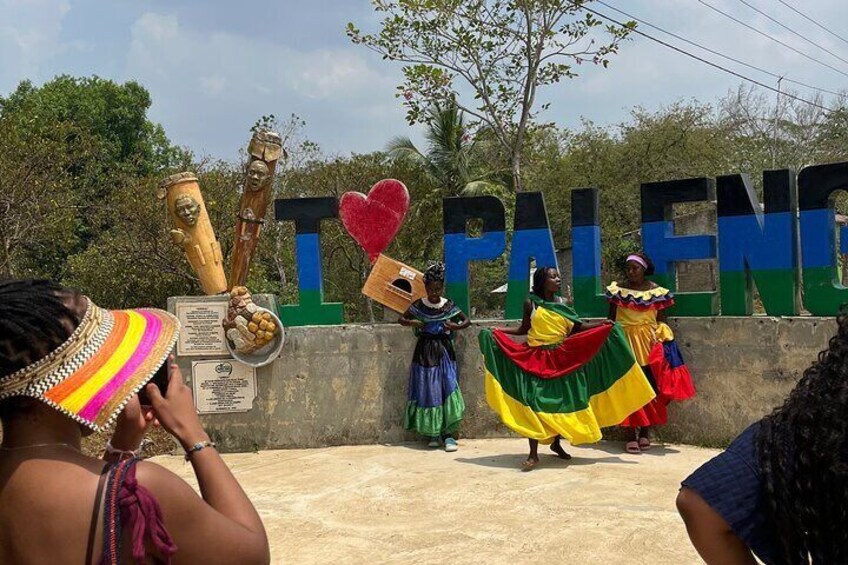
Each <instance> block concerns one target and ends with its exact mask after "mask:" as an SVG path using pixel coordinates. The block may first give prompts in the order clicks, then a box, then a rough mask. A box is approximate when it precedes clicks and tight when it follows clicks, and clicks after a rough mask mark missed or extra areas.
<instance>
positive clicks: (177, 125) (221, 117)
mask: <svg viewBox="0 0 848 565" xmlns="http://www.w3.org/2000/svg"><path fill="white" fill-rule="evenodd" d="M131 37H132V39H131V43H130V49H129V54H128V59H127V74H128V76H127V78H134V79H137V80H139V81H140V82H141V83H142V84H144V85H145V86H146V87H147V88H148V89H149V90H150V91H151V94H152V97H153V100H154V107H153V113H154V117H155V118H156V119H158V120H160V121H162V122H163V123H164V125H165V128H166V130H167V131H170V132H173V131H177V132H180V133H181V134H182V135H177V136H175V137H176V139H175V141H177V142H178V143H183V144H189V145H191V146H192V147H194V148H196V149H198V148H201V149H199V150H200V151H201V152H211V153H213V154H216V155H220V156H227V155H228V154H229V155H234V151H235V149H236V148H238V147H240V146H241V145H242V144H243V143H244V140H241V139H233V140H231V141H230V142H229V143H227V142H221V143H217V144H212V143H210V142H209V140H211V139H213V138H216V137H217V138H220V131H218V130H219V129H220V128H221V127H224V128H225V129H226V131H236V132H238V131H240V132H246V131H247V128H249V126H250V125H251V124H252V123H253V122H254V121H255V120H256V119H257V118H258V117H259V116H261V115H264V114H269V113H273V114H275V115H277V116H278V117H281V118H284V117H285V116H288V115H289V114H290V113H292V112H294V113H297V114H298V115H301V116H302V117H304V118H305V119H306V120H307V123H308V128H309V131H308V133H309V134H310V135H313V126H314V127H317V128H318V129H319V130H320V129H322V128H324V131H321V132H320V133H319V135H318V136H317V137H318V138H319V141H322V139H321V138H324V139H327V140H329V142H325V144H326V145H328V148H329V149H330V150H333V151H336V150H342V149H344V148H350V149H353V148H354V147H355V145H356V143H355V142H354V140H355V139H360V140H361V135H362V134H363V133H364V134H365V137H369V136H371V135H374V136H376V135H380V138H379V139H374V140H373V141H372V147H373V148H376V147H379V146H381V145H382V144H383V143H384V142H385V139H388V138H389V137H391V135H392V134H394V132H390V133H388V134H386V133H383V132H382V131H380V130H379V129H377V128H375V125H378V124H382V125H383V127H384V128H385V127H388V124H389V123H392V124H393V125H394V127H395V128H396V129H397V126H399V125H402V122H401V121H400V120H401V119H402V109H401V108H400V107H399V105H398V104H397V103H396V102H395V101H394V86H395V80H394V79H392V78H390V77H387V76H385V75H383V74H380V73H378V72H377V71H375V70H374V69H372V68H371V67H370V66H369V63H368V61H367V60H366V58H365V53H363V52H361V51H359V50H357V49H356V48H355V47H353V46H350V47H349V48H339V49H326V48H321V49H315V50H298V49H296V48H293V47H290V46H288V45H285V44H282V43H278V42H275V41H271V40H269V39H260V38H254V37H250V36H244V35H237V34H233V33H226V32H220V31H219V32H213V33H209V34H204V33H201V32H199V31H197V30H194V29H191V28H190V27H189V26H186V25H183V23H182V22H181V21H180V20H179V18H178V17H177V16H176V15H171V14H157V13H146V14H144V15H142V16H141V17H139V18H138V19H137V20H136V22H135V24H134V25H133V27H132V33H131ZM383 70H386V69H383ZM391 103H394V107H395V109H396V111H395V112H391V111H388V112H387V111H386V108H385V107H386V105H387V104H391ZM374 108H379V111H372V109H374ZM375 115H376V116H377V120H376V123H375V118H374V116H375ZM366 118H367V119H368V120H369V123H367V124H362V126H363V127H366V128H367V130H368V131H367V132H356V131H349V130H350V128H354V127H357V124H358V123H359V122H362V121H364V120H365V119H366ZM331 127H335V128H337V129H338V130H342V129H343V128H347V130H348V131H336V132H332V131H327V129H328V128H331ZM244 135H245V136H246V133H244ZM341 140H345V142H346V143H345V144H341V143H340V142H341ZM337 143H338V145H337Z"/></svg>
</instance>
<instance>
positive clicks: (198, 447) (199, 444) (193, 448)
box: [185, 441, 218, 461]
mask: <svg viewBox="0 0 848 565" xmlns="http://www.w3.org/2000/svg"><path fill="white" fill-rule="evenodd" d="M205 447H213V448H214V447H218V446H217V445H216V444H215V442H214V441H198V442H197V443H195V444H194V445H192V446H191V447H189V448H188V449H186V452H185V460H186V461H188V460H189V457H191V454H192V453H197V452H198V451H200V450H201V449H203V448H205Z"/></svg>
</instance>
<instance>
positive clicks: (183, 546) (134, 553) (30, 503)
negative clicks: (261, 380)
mask: <svg viewBox="0 0 848 565" xmlns="http://www.w3.org/2000/svg"><path fill="white" fill-rule="evenodd" d="M178 330H179V323H178V322H177V320H176V319H175V318H174V317H173V316H172V315H170V314H168V313H167V312H163V311H161V310H154V309H138V310H119V311H109V310H105V309H102V308H100V307H98V306H97V305H96V304H94V303H93V302H92V301H91V300H90V299H88V298H87V297H85V296H84V295H82V294H81V293H79V292H78V291H75V290H71V289H67V288H64V287H61V286H59V285H57V284H54V283H51V282H47V281H35V280H7V281H0V422H2V428H3V439H2V444H0V563H16V564H24V565H26V564H30V563H32V564H43V563H50V564H51V565H61V564H65V563H69V564H70V563H73V564H78V563H81V562H83V563H85V564H86V565H89V564H91V563H106V564H109V565H112V564H116V563H129V562H138V563H151V562H152V563H175V564H179V563H210V564H211V563H241V564H249V563H268V562H269V559H270V558H269V550H268V540H267V537H266V535H265V530H264V527H263V525H262V522H261V520H260V518H259V516H258V514H257V512H256V510H255V509H254V507H253V505H252V504H251V502H250V500H249V499H248V498H247V496H246V495H245V493H244V492H243V491H242V489H241V487H240V486H239V484H238V482H237V481H236V479H235V478H234V477H233V475H232V474H231V473H230V471H229V469H228V468H227V466H226V464H225V463H224V462H223V460H222V459H221V457H220V456H219V455H218V453H217V451H216V450H215V445H214V444H213V443H212V442H211V441H210V440H209V436H207V435H206V433H205V431H204V430H203V427H202V426H201V424H200V421H199V419H198V417H197V413H196V410H195V408H194V403H193V401H192V398H191V392H190V390H189V389H188V387H187V386H186V385H185V384H184V383H183V380H182V376H181V375H180V372H179V369H178V368H177V367H176V365H173V364H171V366H170V378H169V383H168V388H167V391H166V393H165V394H164V396H163V395H162V394H161V393H160V392H159V390H158V388H157V387H156V386H155V385H152V384H151V385H147V387H146V388H145V391H146V392H147V395H148V396H149V397H150V403H151V404H152V406H150V407H143V406H141V405H140V403H139V400H138V396H137V394H136V393H137V392H138V391H140V390H141V389H142V388H143V387H145V385H146V383H147V382H148V381H149V380H150V378H151V377H152V376H153V374H154V373H155V372H156V371H157V370H158V369H159V367H160V366H161V365H162V364H163V363H165V362H166V360H167V359H168V355H169V352H170V350H171V349H172V347H173V345H174V343H175V342H176V339H177V334H178ZM112 423H114V424H115V431H114V434H113V435H112V438H111V440H110V441H109V442H108V443H107V444H106V447H105V454H104V459H105V461H104V460H103V459H96V458H93V457H89V456H86V455H85V454H83V453H82V452H81V451H80V440H81V438H82V437H83V436H85V435H88V434H90V433H92V432H95V431H102V430H104V429H105V428H107V427H108V426H110V425H111V424H112ZM153 424H156V425H161V426H162V427H163V428H164V429H165V430H167V431H168V432H170V433H171V434H173V435H174V437H176V439H177V440H178V441H179V442H180V443H181V444H182V446H183V447H184V449H185V450H186V459H187V460H188V461H189V462H191V464H192V466H193V467H194V471H195V474H196V476H197V482H198V484H199V486H200V492H201V493H202V498H201V497H199V496H197V494H196V493H195V491H194V490H193V489H192V488H191V487H190V486H189V485H188V484H187V483H186V482H184V481H183V480H182V479H180V478H179V477H177V476H176V475H174V474H173V473H171V472H170V471H167V470H166V469H164V468H162V467H160V466H158V465H155V464H153V463H148V462H139V459H138V458H137V457H136V452H137V451H138V447H139V445H140V443H141V439H142V437H143V436H144V433H145V431H146V430H147V428H148V427H149V426H150V425H153Z"/></svg>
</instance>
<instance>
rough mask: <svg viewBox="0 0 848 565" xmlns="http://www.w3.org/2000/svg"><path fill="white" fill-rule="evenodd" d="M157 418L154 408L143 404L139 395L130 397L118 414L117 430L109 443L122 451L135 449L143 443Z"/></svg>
mask: <svg viewBox="0 0 848 565" xmlns="http://www.w3.org/2000/svg"><path fill="white" fill-rule="evenodd" d="M155 420H156V418H155V417H154V415H153V410H152V409H151V408H150V407H148V406H144V407H143V406H142V405H141V403H140V402H139V401H138V395H137V394H134V395H132V397H131V398H130V401H129V402H128V403H127V405H126V407H125V408H124V410H123V411H122V412H121V413H120V414H119V415H118V420H117V423H116V424H115V431H114V433H113V434H112V439H111V440H109V443H110V444H112V447H114V448H115V449H120V450H122V451H135V450H136V449H138V448H139V446H140V445H141V440H142V439H144V434H145V433H147V429H148V428H149V427H150V425H151V424H153V423H155Z"/></svg>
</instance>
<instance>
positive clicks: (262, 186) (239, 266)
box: [230, 131, 283, 288]
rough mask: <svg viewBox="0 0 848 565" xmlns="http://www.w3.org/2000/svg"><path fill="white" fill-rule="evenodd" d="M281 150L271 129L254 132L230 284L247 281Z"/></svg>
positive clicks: (234, 284)
mask: <svg viewBox="0 0 848 565" xmlns="http://www.w3.org/2000/svg"><path fill="white" fill-rule="evenodd" d="M282 152H283V151H282V141H281V140H280V136H279V134H277V133H275V132H272V131H258V132H256V133H254V134H253V138H252V139H251V140H250V145H248V147H247V153H248V155H249V156H250V161H248V164H247V178H246V179H245V182H244V192H242V195H241V203H240V204H239V212H238V216H237V218H236V231H235V244H234V246H233V257H232V262H231V264H230V288H233V287H236V286H243V285H244V284H245V281H247V273H248V271H249V270H250V262H251V260H252V259H253V254H254V252H255V251H256V246H257V244H258V243H259V234H260V232H261V230H262V226H263V225H264V224H265V213H266V211H267V210H268V204H269V203H270V201H271V185H272V184H273V180H274V170H275V169H276V167H277V161H278V160H279V158H280V155H281V154H282Z"/></svg>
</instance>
